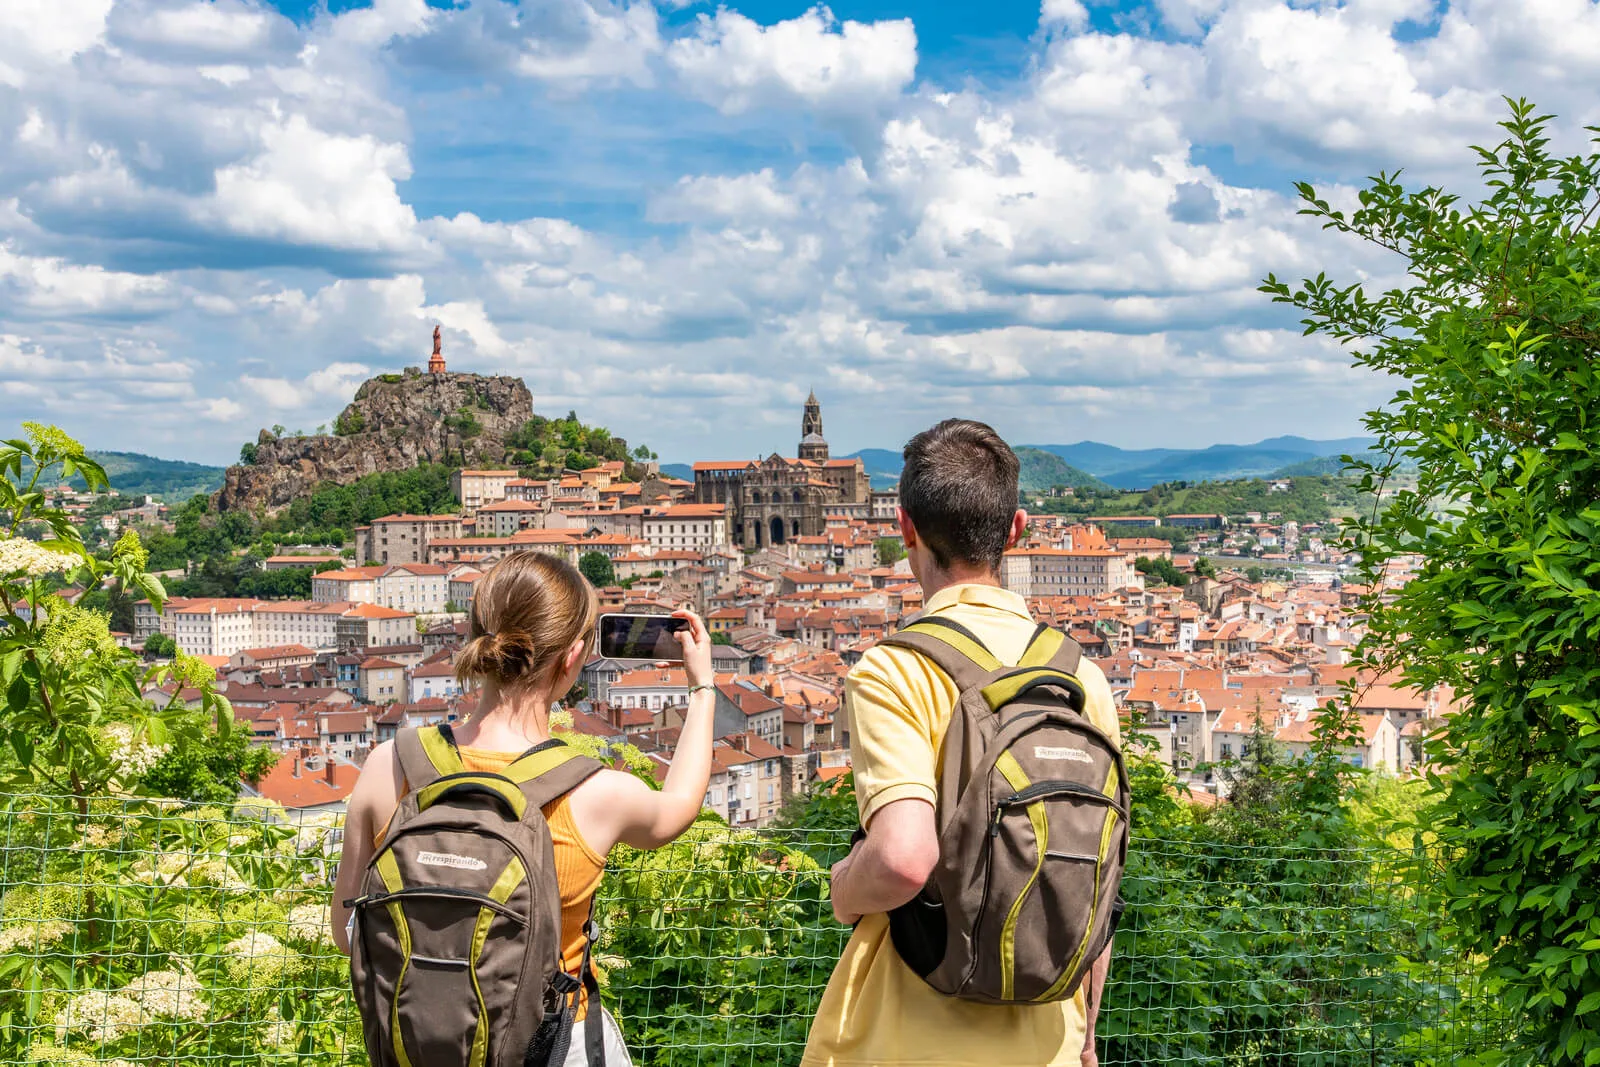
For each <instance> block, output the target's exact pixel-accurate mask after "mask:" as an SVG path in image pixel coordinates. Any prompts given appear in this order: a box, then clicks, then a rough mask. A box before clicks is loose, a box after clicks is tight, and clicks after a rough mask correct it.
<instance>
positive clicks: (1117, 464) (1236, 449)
mask: <svg viewBox="0 0 1600 1067" xmlns="http://www.w3.org/2000/svg"><path fill="white" fill-rule="evenodd" d="M1372 443H1373V442H1372V440H1371V439H1370V438H1365V437H1346V438H1340V439H1337V440H1332V441H1313V440H1310V439H1307V438H1304V437H1292V436H1291V437H1273V438H1269V439H1267V440H1265V441H1258V442H1256V443H1255V444H1253V445H1212V446H1211V447H1210V448H1201V449H1177V448H1150V449H1121V448H1117V447H1115V446H1114V445H1106V444H1101V443H1100V442H1098V441H1080V442H1078V443H1077V444H1075V445H1038V446H1035V447H1037V448H1039V449H1041V450H1042V451H1045V452H1050V453H1052V454H1054V455H1057V456H1060V457H1061V458H1062V459H1063V460H1065V461H1066V462H1067V463H1069V464H1071V465H1072V466H1074V467H1077V468H1078V469H1079V470H1081V471H1086V472H1088V473H1089V474H1092V475H1094V476H1095V477H1097V478H1100V479H1103V480H1104V481H1106V482H1108V483H1110V484H1111V485H1113V486H1116V487H1117V488H1118V489H1147V488H1149V487H1150V486H1152V485H1156V484H1158V483H1161V482H1175V481H1191V482H1194V481H1224V480H1228V479H1233V478H1265V477H1271V476H1275V475H1278V476H1286V475H1280V472H1282V471H1284V470H1285V469H1286V468H1291V467H1296V466H1297V465H1299V464H1303V463H1308V462H1310V461H1314V460H1323V459H1327V458H1328V457H1330V456H1331V457H1335V458H1334V464H1335V466H1337V465H1338V460H1337V457H1338V456H1340V455H1344V454H1354V453H1359V452H1365V451H1366V450H1367V449H1368V448H1370V447H1371V445H1372ZM1324 467H1325V465H1322V464H1319V465H1318V466H1317V467H1316V468H1315V469H1316V470H1317V471H1318V472H1321V471H1322V470H1323V469H1324ZM1334 473H1337V471H1334Z"/></svg>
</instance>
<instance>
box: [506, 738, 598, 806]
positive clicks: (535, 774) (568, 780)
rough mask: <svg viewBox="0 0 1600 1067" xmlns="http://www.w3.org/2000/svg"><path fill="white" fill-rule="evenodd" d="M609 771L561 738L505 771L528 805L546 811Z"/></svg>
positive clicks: (527, 754)
mask: <svg viewBox="0 0 1600 1067" xmlns="http://www.w3.org/2000/svg"><path fill="white" fill-rule="evenodd" d="M604 769H605V764H603V763H601V762H600V761H599V760H597V759H591V758H590V757H588V756H585V755H582V754H581V753H579V752H578V751H577V750H575V749H574V748H572V746H570V745H568V744H567V743H566V742H565V741H562V740H560V739H558V738H551V739H550V740H548V741H545V742H543V743H542V744H538V745H534V746H533V747H532V748H530V749H528V751H526V752H524V753H523V754H522V755H520V756H518V757H517V758H516V759H515V760H513V761H512V762H511V764H510V765H509V766H508V767H506V769H505V770H503V771H501V772H500V773H501V775H502V776H504V777H506V778H509V779H511V780H512V781H513V782H516V783H517V785H519V786H521V787H522V792H523V795H524V796H526V797H527V798H528V803H530V804H531V805H533V806H534V807H536V808H542V807H544V806H545V805H546V804H548V803H550V802H551V801H552V800H555V799H556V798H557V797H561V796H565V795H566V794H568V793H570V792H572V791H573V790H574V789H576V788H578V786H580V785H582V784H583V783H584V782H587V781H588V780H589V779H590V778H593V777H594V776H595V775H596V774H598V773H599V772H600V771H602V770H604Z"/></svg>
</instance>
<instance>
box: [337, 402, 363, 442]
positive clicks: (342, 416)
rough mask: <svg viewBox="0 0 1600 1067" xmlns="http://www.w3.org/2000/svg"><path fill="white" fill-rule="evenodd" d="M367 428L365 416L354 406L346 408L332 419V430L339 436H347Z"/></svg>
mask: <svg viewBox="0 0 1600 1067" xmlns="http://www.w3.org/2000/svg"><path fill="white" fill-rule="evenodd" d="M366 428H367V417H366V416H365V415H363V414H361V412H360V410H359V409H357V408H355V407H353V406H352V407H349V408H346V409H345V410H344V411H341V412H340V413H339V417H338V418H336V419H334V420H333V432H334V433H335V434H338V435H339V436H340V437H349V436H350V435H351V434H357V433H360V432H361V431H362V430H365V429H366Z"/></svg>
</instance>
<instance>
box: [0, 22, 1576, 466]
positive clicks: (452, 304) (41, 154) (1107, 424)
mask: <svg viewBox="0 0 1600 1067" xmlns="http://www.w3.org/2000/svg"><path fill="white" fill-rule="evenodd" d="M0 32H3V33H4V34H5V35H6V39H7V40H8V42H10V43H11V44H10V48H9V50H8V52H7V54H6V55H5V56H3V57H0V142H4V145H3V148H0V385H3V389H0V419H3V420H4V421H6V422H7V423H8V424H11V425H13V426H14V425H15V424H16V423H17V422H19V421H21V420H22V419H24V418H33V417H44V418H48V419H51V420H54V421H57V422H60V423H61V424H62V425H63V426H65V427H67V428H68V429H69V430H71V431H72V432H74V433H77V434H78V435H80V436H81V437H83V438H84V439H85V440H87V441H89V442H90V443H91V444H92V445H94V446H96V447H106V448H121V449H134V450H140V451H147V452H152V453H155V454H158V455H165V456H172V457H181V458H189V459H196V460H203V461H210V462H224V461H226V460H228V459H229V458H230V457H232V456H233V455H235V454H237V451H238V447H239V444H240V443H242V442H243V441H245V440H249V439H253V438H254V436H255V434H256V431H257V429H258V428H259V427H261V426H264V425H270V424H272V423H283V424H285V425H287V426H290V427H291V428H304V429H306V430H314V429H315V428H316V427H317V426H318V425H321V424H325V423H329V422H331V421H332V419H333V417H334V416H335V415H336V414H337V413H338V411H339V409H340V408H341V407H342V405H343V404H344V403H345V402H346V401H347V399H348V397H349V395H350V393H351V392H352V391H353V389H354V388H355V386H356V385H357V384H359V382H360V381H361V380H363V379H364V378H366V377H368V376H370V375H372V374H376V373H381V372H384V371H392V370H397V369H399V368H401V367H404V366H407V365H416V364H419V363H421V362H423V361H424V360H425V359H426V356H427V351H428V347H429V346H428V338H429V335H430V334H431V332H432V327H433V324H434V323H439V324H441V325H442V326H443V329H444V336H445V344H446V349H445V350H446V355H447V356H448V357H449V358H450V360H451V363H452V366H453V367H455V368H457V369H470V370H476V371H480V372H483V373H500V374H516V375H520V376H522V377H524V378H525V380H526V381H527V382H528V384H529V387H530V388H531V389H532V391H533V393H534V397H535V404H536V408H538V409H539V410H545V411H556V412H565V411H566V410H568V409H571V408H576V409H577V410H578V411H579V413H580V414H581V415H583V416H584V417H585V418H587V419H590V420H592V421H595V422H599V423H603V424H605V425H607V426H609V427H610V428H612V429H613V430H614V431H615V432H617V433H619V434H621V435H623V436H625V437H627V438H629V439H630V440H633V441H644V442H647V443H649V444H650V445H651V446H653V447H654V448H656V450H657V451H659V452H660V453H661V454H662V455H663V456H664V457H666V458H669V459H676V460H688V459H694V458H702V457H710V456H731V457H741V456H752V455H757V454H762V453H765V452H769V451H772V450H775V449H785V450H786V449H790V448H792V447H793V445H794V438H795V435H796V433H797V430H798V425H799V408H800V402H801V400H802V399H803V398H804V396H805V394H806V392H807V390H809V389H811V388H815V389H816V390H817V392H818V394H819V396H820V397H821V399H822V401H823V403H824V410H825V413H826V419H827V428H828V436H829V438H830V440H831V441H832V443H833V444H834V446H835V448H836V449H837V450H839V451H848V450H851V449H855V448H862V447H893V446H896V445H898V444H899V443H900V442H901V441H903V440H904V439H905V437H906V436H908V435H909V434H910V433H913V432H915V431H916V430H917V429H920V428H921V427H923V426H925V425H927V424H929V423H931V422H932V421H935V420H936V419H938V418H942V417H945V416H947V415H951V414H964V415H972V416H976V417H981V418H985V419H988V420H989V421H991V422H993V423H994V424H995V425H996V426H998V427H999V428H1000V429H1001V430H1002V431H1003V432H1004V433H1006V434H1007V435H1008V436H1010V437H1012V438H1013V439H1016V440H1019V441H1031V442H1068V441H1076V440H1080V439H1085V438H1094V439H1098V440H1103V441H1108V442H1111V443H1114V444H1118V445H1123V446H1128V447H1144V446H1203V445H1206V444H1211V443H1214V442H1218V441H1249V440H1255V439H1259V438H1263V437H1268V436H1272V435H1275V434H1280V433H1299V434H1304V435H1307V436H1327V437H1338V436H1345V435H1348V434H1350V433H1353V432H1357V431H1358V430H1359V426H1360V415H1361V412H1362V411H1363V410H1365V409H1366V408H1369V407H1371V406H1373V405H1374V404H1376V403H1379V402H1381V400H1382V399H1383V398H1384V397H1385V396H1386V395H1388V394H1389V393H1390V392H1392V390H1393V387H1394V383H1388V382H1383V381H1378V380H1376V379H1374V378H1372V377H1370V376H1367V375H1363V374H1360V373H1358V372H1356V371H1354V370H1353V369H1352V368H1351V367H1350V365H1349V358H1348V354H1347V353H1345V352H1342V351H1341V350H1339V349H1338V348H1337V347H1335V346H1330V345H1328V344H1326V343H1323V342H1320V341H1318V340H1316V339H1306V338H1303V337H1301V336H1300V335H1299V330H1298V329H1297V328H1296V325H1295V323H1294V321H1293V319H1292V316H1289V315H1287V314H1285V312H1284V311H1283V309H1281V308H1274V307H1272V306H1271V305H1270V304H1268V303H1266V302H1265V301H1264V299H1263V298H1261V297H1260V295H1259V294H1258V293H1256V292H1255V286H1256V285H1257V284H1258V283H1259V280H1260V279H1261V277H1262V276H1263V275H1265V274H1266V273H1268V272H1269V271H1271V272H1276V273H1278V274H1280V275H1286V276H1290V277H1294V276H1298V275H1303V274H1314V273H1316V272H1317V271H1319V270H1324V269H1326V270H1328V271H1329V272H1330V273H1332V274H1335V275H1336V276H1339V277H1341V278H1350V279H1352V280H1367V281H1369V282H1371V283H1372V284H1374V285H1387V284H1391V283H1393V281H1395V280H1396V278H1397V277H1398V275H1397V273H1396V271H1397V264H1395V263H1394V262H1392V261H1390V260H1389V259H1387V258H1386V257H1385V256H1383V255H1381V254H1377V253H1374V252H1373V251H1372V250H1370V249H1365V248H1361V247H1359V246H1356V245H1353V244H1351V243H1350V242H1348V241H1345V240H1342V239H1340V238H1338V237H1337V236H1335V235H1330V234H1326V233H1323V232H1321V231H1320V230H1317V229H1316V228H1314V227H1311V226H1308V225H1306V223H1305V220H1302V219H1299V218H1298V217H1297V216H1296V214H1295V204H1294V201H1293V199H1292V191H1291V183H1292V182H1293V181H1294V180H1296V179H1301V178H1306V179H1311V180H1313V181H1315V182H1317V183H1318V184H1319V186H1320V187H1322V188H1324V189H1326V190H1327V191H1328V192H1329V195H1332V196H1335V197H1343V198H1350V197H1353V195H1354V190H1355V188H1356V186H1357V185H1358V184H1359V182H1360V181H1361V179H1362V177H1363V176H1364V175H1367V174H1371V173H1374V172H1375V171H1377V170H1379V169H1394V168H1398V167H1404V168H1406V170H1407V173H1408V174H1410V175H1412V176H1413V177H1414V178H1415V179H1416V180H1418V181H1439V182H1446V183H1449V184H1451V185H1452V186H1455V187H1459V188H1462V189H1463V190H1465V191H1467V192H1468V193H1470V192H1471V191H1472V189H1473V188H1474V187H1475V186H1474V182H1475V176H1474V173H1473V171H1472V159H1471V154H1470V152H1469V151H1468V150H1467V149H1466V146H1467V145H1469V144H1471V143H1478V142H1482V141H1485V140H1491V139H1492V138H1493V136H1494V133H1495V129H1494V123H1495V121H1496V120H1497V119H1498V118H1499V117H1500V115H1501V113H1502V105H1501V104H1500V96H1501V94H1503V93H1511V94H1513V95H1526V96H1529V97H1531V98H1534V99H1536V100H1538V101H1539V102H1540V104H1541V105H1542V106H1544V107H1545V108H1546V109H1548V110H1552V111H1555V112H1557V113H1558V114H1559V115H1560V116H1561V121H1560V125H1559V128H1558V131H1557V135H1558V141H1559V143H1560V144H1561V145H1562V146H1563V147H1575V146H1577V145H1578V144H1580V143H1581V142H1580V139H1579V131H1581V128H1582V127H1583V126H1584V125H1585V124H1595V123H1597V122H1600V98H1597V97H1596V94H1595V93H1594V92H1593V85H1594V79H1593V71H1594V70H1595V69H1597V67H1600V2H1597V0H1459V2H1451V3H1445V2H1442V0H1120V2H1118V3H1097V2H1093V0H1089V2H1085V0H1042V3H1030V4H1024V3H1017V2H1014V0H994V2H991V3H985V4H964V5H954V4H950V5H940V4H917V3H891V2H861V3H840V4H837V5H834V6H832V8H831V9H830V8H822V7H812V6H810V5H804V4H797V3H785V2H780V0H754V2H749V3H742V4H741V3H735V4H732V5H728V6H722V7H717V6H714V5H710V4H706V3H687V4H685V3H681V2H679V0H462V2H460V3H456V4H450V5H439V4H429V3H426V2H425V0H362V2H360V3H348V2H344V0H338V2H335V3H333V4H332V5H331V6H330V5H326V4H317V5H312V4H307V3H303V2H301V0H280V2H279V3H278V4H277V5H276V6H269V5H267V4H265V3H262V2H258V0H48V2H44V0H28V2H18V3H11V4H5V5H0Z"/></svg>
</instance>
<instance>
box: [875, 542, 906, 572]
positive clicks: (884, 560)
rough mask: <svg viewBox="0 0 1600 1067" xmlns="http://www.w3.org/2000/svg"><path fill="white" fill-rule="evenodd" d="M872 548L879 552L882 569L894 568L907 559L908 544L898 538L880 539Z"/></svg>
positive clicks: (879, 562)
mask: <svg viewBox="0 0 1600 1067" xmlns="http://www.w3.org/2000/svg"><path fill="white" fill-rule="evenodd" d="M872 547H873V548H874V549H876V550H877V553H878V566H880V567H892V566H894V565H895V564H896V563H899V562H900V561H901V560H903V559H905V558H906V543H905V542H904V541H902V540H900V538H898V537H880V538H878V539H877V540H876V541H874V542H873V543H872Z"/></svg>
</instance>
